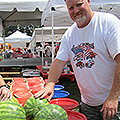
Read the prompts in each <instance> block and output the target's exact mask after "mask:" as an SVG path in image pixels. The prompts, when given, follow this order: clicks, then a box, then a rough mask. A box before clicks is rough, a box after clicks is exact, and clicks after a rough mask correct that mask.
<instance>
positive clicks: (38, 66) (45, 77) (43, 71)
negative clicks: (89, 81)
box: [36, 65, 75, 81]
mask: <svg viewBox="0 0 120 120" xmlns="http://www.w3.org/2000/svg"><path fill="white" fill-rule="evenodd" d="M36 68H37V69H39V70H40V72H41V74H42V76H43V78H44V79H47V78H48V74H49V68H50V66H49V67H48V66H46V68H47V69H45V66H44V65H37V66H36ZM60 78H69V79H70V80H71V81H74V79H75V76H74V73H73V72H71V71H70V74H65V73H61V76H60Z"/></svg>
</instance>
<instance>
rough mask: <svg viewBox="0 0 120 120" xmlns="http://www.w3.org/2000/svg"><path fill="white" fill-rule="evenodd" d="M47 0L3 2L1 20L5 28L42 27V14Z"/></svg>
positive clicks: (0, 7) (12, 0) (3, 0)
mask: <svg viewBox="0 0 120 120" xmlns="http://www.w3.org/2000/svg"><path fill="white" fill-rule="evenodd" d="M46 3H47V0H33V1H32V0H1V1H0V18H1V19H2V22H3V23H4V25H5V26H15V25H17V24H21V25H25V26H27V25H29V24H31V23H33V24H34V25H41V14H42V11H43V9H44V7H45V5H46Z"/></svg>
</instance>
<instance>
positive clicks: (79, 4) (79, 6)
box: [66, 0, 89, 26]
mask: <svg viewBox="0 0 120 120" xmlns="http://www.w3.org/2000/svg"><path fill="white" fill-rule="evenodd" d="M66 4H67V8H68V11H69V15H70V17H71V19H72V20H73V21H75V22H76V23H77V24H78V25H80V26H81V25H84V24H85V22H87V17H88V15H89V14H88V11H89V3H88V2H87V0H66Z"/></svg>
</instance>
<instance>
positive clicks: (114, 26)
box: [35, 0, 120, 120]
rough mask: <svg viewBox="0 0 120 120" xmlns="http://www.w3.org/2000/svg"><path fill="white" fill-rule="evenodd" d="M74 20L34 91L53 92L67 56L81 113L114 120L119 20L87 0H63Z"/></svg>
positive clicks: (119, 90)
mask: <svg viewBox="0 0 120 120" xmlns="http://www.w3.org/2000/svg"><path fill="white" fill-rule="evenodd" d="M66 5H67V8H68V11H69V15H70V17H71V19H72V20H73V21H74V22H75V23H74V24H73V25H72V26H71V28H70V29H68V30H67V31H66V33H65V34H64V36H63V38H62V40H61V46H60V49H59V51H58V53H57V56H56V59H55V60H54V61H53V63H52V65H51V68H50V71H49V76H48V83H47V85H46V87H45V88H44V89H42V90H41V91H39V92H38V93H36V94H35V97H38V96H41V98H43V97H44V96H46V95H49V97H48V100H50V99H51V98H52V96H53V93H54V90H53V89H54V85H55V82H56V80H57V79H58V78H59V76H60V75H61V72H62V69H63V67H64V65H65V64H66V61H67V60H68V59H69V58H70V61H71V65H72V68H73V70H74V74H75V77H76V81H77V83H78V87H79V89H80V92H81V100H82V103H81V107H80V112H81V113H83V114H85V115H86V116H87V118H88V120H103V119H104V120H106V119H108V120H117V119H118V118H117V117H116V116H115V114H116V113H117V108H118V99H119V95H120V33H119V31H120V20H119V19H118V18H117V17H115V16H114V15H112V14H109V13H100V12H93V11H92V10H91V9H90V0H66Z"/></svg>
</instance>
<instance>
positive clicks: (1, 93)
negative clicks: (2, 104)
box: [0, 75, 12, 101]
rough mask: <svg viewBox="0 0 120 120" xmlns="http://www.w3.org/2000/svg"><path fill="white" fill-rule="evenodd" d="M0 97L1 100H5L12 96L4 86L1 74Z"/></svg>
mask: <svg viewBox="0 0 120 120" xmlns="http://www.w3.org/2000/svg"><path fill="white" fill-rule="evenodd" d="M0 98H1V100H2V101H3V100H7V99H8V98H10V99H11V98H12V93H11V91H10V90H9V89H8V87H7V86H6V83H5V82H4V80H3V78H2V76H1V75H0Z"/></svg>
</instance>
